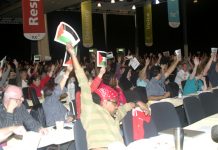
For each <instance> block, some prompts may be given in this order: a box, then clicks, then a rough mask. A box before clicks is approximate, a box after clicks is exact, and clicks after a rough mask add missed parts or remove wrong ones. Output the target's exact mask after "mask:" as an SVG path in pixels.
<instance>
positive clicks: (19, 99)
mask: <svg viewBox="0 0 218 150" xmlns="http://www.w3.org/2000/svg"><path fill="white" fill-rule="evenodd" d="M10 99H14V100H16V101H23V100H24V99H23V97H20V98H13V97H11V98H10Z"/></svg>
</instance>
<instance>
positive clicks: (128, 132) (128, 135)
mask: <svg viewBox="0 0 218 150" xmlns="http://www.w3.org/2000/svg"><path fill="white" fill-rule="evenodd" d="M122 129H123V137H124V142H125V144H126V145H128V144H129V143H131V142H133V141H134V140H133V125H132V111H129V112H127V114H126V116H125V117H124V118H123V121H122ZM156 135H158V132H157V129H156V126H155V124H154V122H153V120H152V119H151V121H150V122H149V123H146V122H144V138H149V137H152V136H156Z"/></svg>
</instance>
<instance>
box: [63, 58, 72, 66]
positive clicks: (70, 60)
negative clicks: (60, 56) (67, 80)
mask: <svg viewBox="0 0 218 150" xmlns="http://www.w3.org/2000/svg"><path fill="white" fill-rule="evenodd" d="M65 64H68V65H71V64H73V61H72V59H71V58H70V59H69V60H68V61H67V62H66V63H65Z"/></svg>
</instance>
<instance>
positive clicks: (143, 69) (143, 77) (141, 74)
mask: <svg viewBox="0 0 218 150" xmlns="http://www.w3.org/2000/svg"><path fill="white" fill-rule="evenodd" d="M149 63H150V59H149V58H147V59H146V60H145V66H144V68H142V70H140V72H139V78H140V79H141V80H144V79H146V78H147V75H146V70H147V68H148V65H149Z"/></svg>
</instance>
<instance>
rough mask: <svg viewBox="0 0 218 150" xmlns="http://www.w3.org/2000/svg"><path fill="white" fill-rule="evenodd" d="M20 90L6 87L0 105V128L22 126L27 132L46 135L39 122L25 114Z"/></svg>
mask: <svg viewBox="0 0 218 150" xmlns="http://www.w3.org/2000/svg"><path fill="white" fill-rule="evenodd" d="M23 100H24V99H23V93H22V89H21V88H20V87H18V86H14V85H9V86H8V87H6V89H5V92H4V97H3V103H2V105H0V128H3V127H9V126H13V125H24V126H25V128H26V129H27V130H30V131H35V132H40V133H43V134H44V133H46V132H47V129H45V128H42V126H41V125H40V123H39V122H37V121H36V120H34V119H33V118H32V116H31V115H30V114H29V113H28V112H27V110H26V108H25V106H24V105H23V104H22V102H23Z"/></svg>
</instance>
